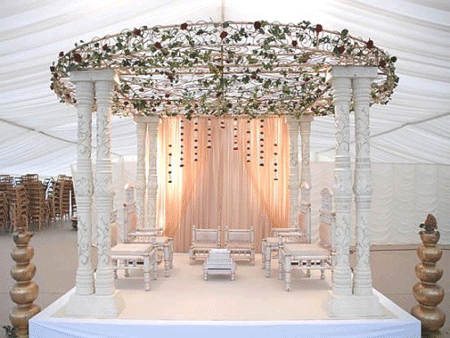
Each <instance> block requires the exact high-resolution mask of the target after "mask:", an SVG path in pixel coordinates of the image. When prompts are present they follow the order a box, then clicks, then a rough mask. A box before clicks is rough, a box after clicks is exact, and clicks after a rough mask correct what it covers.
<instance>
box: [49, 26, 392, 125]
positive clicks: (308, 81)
mask: <svg viewBox="0 0 450 338" xmlns="http://www.w3.org/2000/svg"><path fill="white" fill-rule="evenodd" d="M395 61H396V57H395V56H394V57H390V56H389V55H388V54H387V53H386V52H384V51H383V50H381V49H380V48H378V47H377V46H375V44H374V42H373V41H372V40H371V39H368V40H363V39H360V38H355V37H352V36H350V35H349V34H348V30H346V29H344V30H342V31H341V32H336V31H329V30H326V29H324V28H323V26H322V25H320V24H317V25H312V24H311V23H310V22H308V21H302V22H300V23H298V24H280V23H268V22H266V21H255V22H230V21H227V22H221V23H214V22H197V23H190V22H187V23H182V24H180V25H172V26H155V27H151V28H149V27H147V26H143V27H141V28H135V29H133V30H125V31H123V32H121V33H119V34H116V35H111V36H105V37H103V38H94V39H93V40H92V41H90V42H84V41H80V43H78V44H77V43H76V44H75V48H74V49H72V50H70V51H69V52H66V53H64V52H60V53H59V58H58V61H57V62H56V63H54V64H53V65H52V66H51V67H50V70H51V72H52V79H51V81H52V84H51V89H52V90H54V91H55V92H56V94H57V95H58V97H59V98H60V99H61V101H62V102H67V103H70V104H75V103H76V99H75V95H74V86H73V85H72V84H71V83H70V82H69V81H68V76H69V73H70V72H71V71H82V70H98V69H114V70H115V71H116V72H117V73H118V75H119V76H120V81H121V83H120V86H119V87H118V88H117V89H116V91H115V92H114V94H113V105H112V110H113V114H116V115H130V114H143V115H178V114H183V115H185V116H186V117H187V118H191V117H193V116H197V115H216V116H223V115H247V116H250V117H255V116H263V115H293V116H295V117H297V118H298V117H300V116H301V115H302V114H304V113H307V114H315V115H327V114H332V113H333V104H332V93H331V85H330V83H329V82H327V78H326V74H327V72H328V71H329V70H330V69H331V67H332V66H335V65H341V66H345V65H358V66H377V67H378V78H377V79H376V80H375V82H374V83H373V84H372V93H371V103H372V104H373V103H381V104H386V103H388V101H389V100H390V96H391V95H392V93H393V90H394V88H395V87H396V85H397V82H398V77H397V76H396V75H395V66H394V63H395Z"/></svg>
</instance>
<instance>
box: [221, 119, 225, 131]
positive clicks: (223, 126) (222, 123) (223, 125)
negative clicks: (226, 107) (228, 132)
mask: <svg viewBox="0 0 450 338" xmlns="http://www.w3.org/2000/svg"><path fill="white" fill-rule="evenodd" d="M220 128H221V129H225V120H224V119H220Z"/></svg>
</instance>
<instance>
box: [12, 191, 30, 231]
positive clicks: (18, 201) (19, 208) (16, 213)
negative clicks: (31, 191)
mask: <svg viewBox="0 0 450 338" xmlns="http://www.w3.org/2000/svg"><path fill="white" fill-rule="evenodd" d="M8 200H9V219H10V224H11V231H15V230H16V228H17V227H18V226H19V224H20V223H19V222H20V220H21V217H22V216H25V217H28V207H29V200H28V193H27V190H26V189H25V187H24V186H23V185H17V186H15V187H11V188H10V190H9V195H8Z"/></svg>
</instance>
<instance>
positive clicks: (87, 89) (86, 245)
mask: <svg viewBox="0 0 450 338" xmlns="http://www.w3.org/2000/svg"><path fill="white" fill-rule="evenodd" d="M71 80H72V79H71ZM72 82H73V83H74V84H75V85H76V96H77V111H78V145H77V172H76V177H75V185H76V187H75V191H76V199H77V216H78V269H77V274H76V293H77V294H78V295H91V294H93V293H94V274H93V269H92V260H91V256H92V194H93V191H94V189H93V182H92V160H91V152H92V146H91V142H92V104H93V101H94V83H93V82H88V81H80V82H75V81H73V80H72Z"/></svg>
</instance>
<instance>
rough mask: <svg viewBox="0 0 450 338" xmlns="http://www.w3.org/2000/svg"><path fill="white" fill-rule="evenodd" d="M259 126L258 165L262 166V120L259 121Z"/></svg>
mask: <svg viewBox="0 0 450 338" xmlns="http://www.w3.org/2000/svg"><path fill="white" fill-rule="evenodd" d="M260 122H261V123H260V125H259V130H260V131H259V165H260V166H261V167H263V166H264V119H261V120H260Z"/></svg>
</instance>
